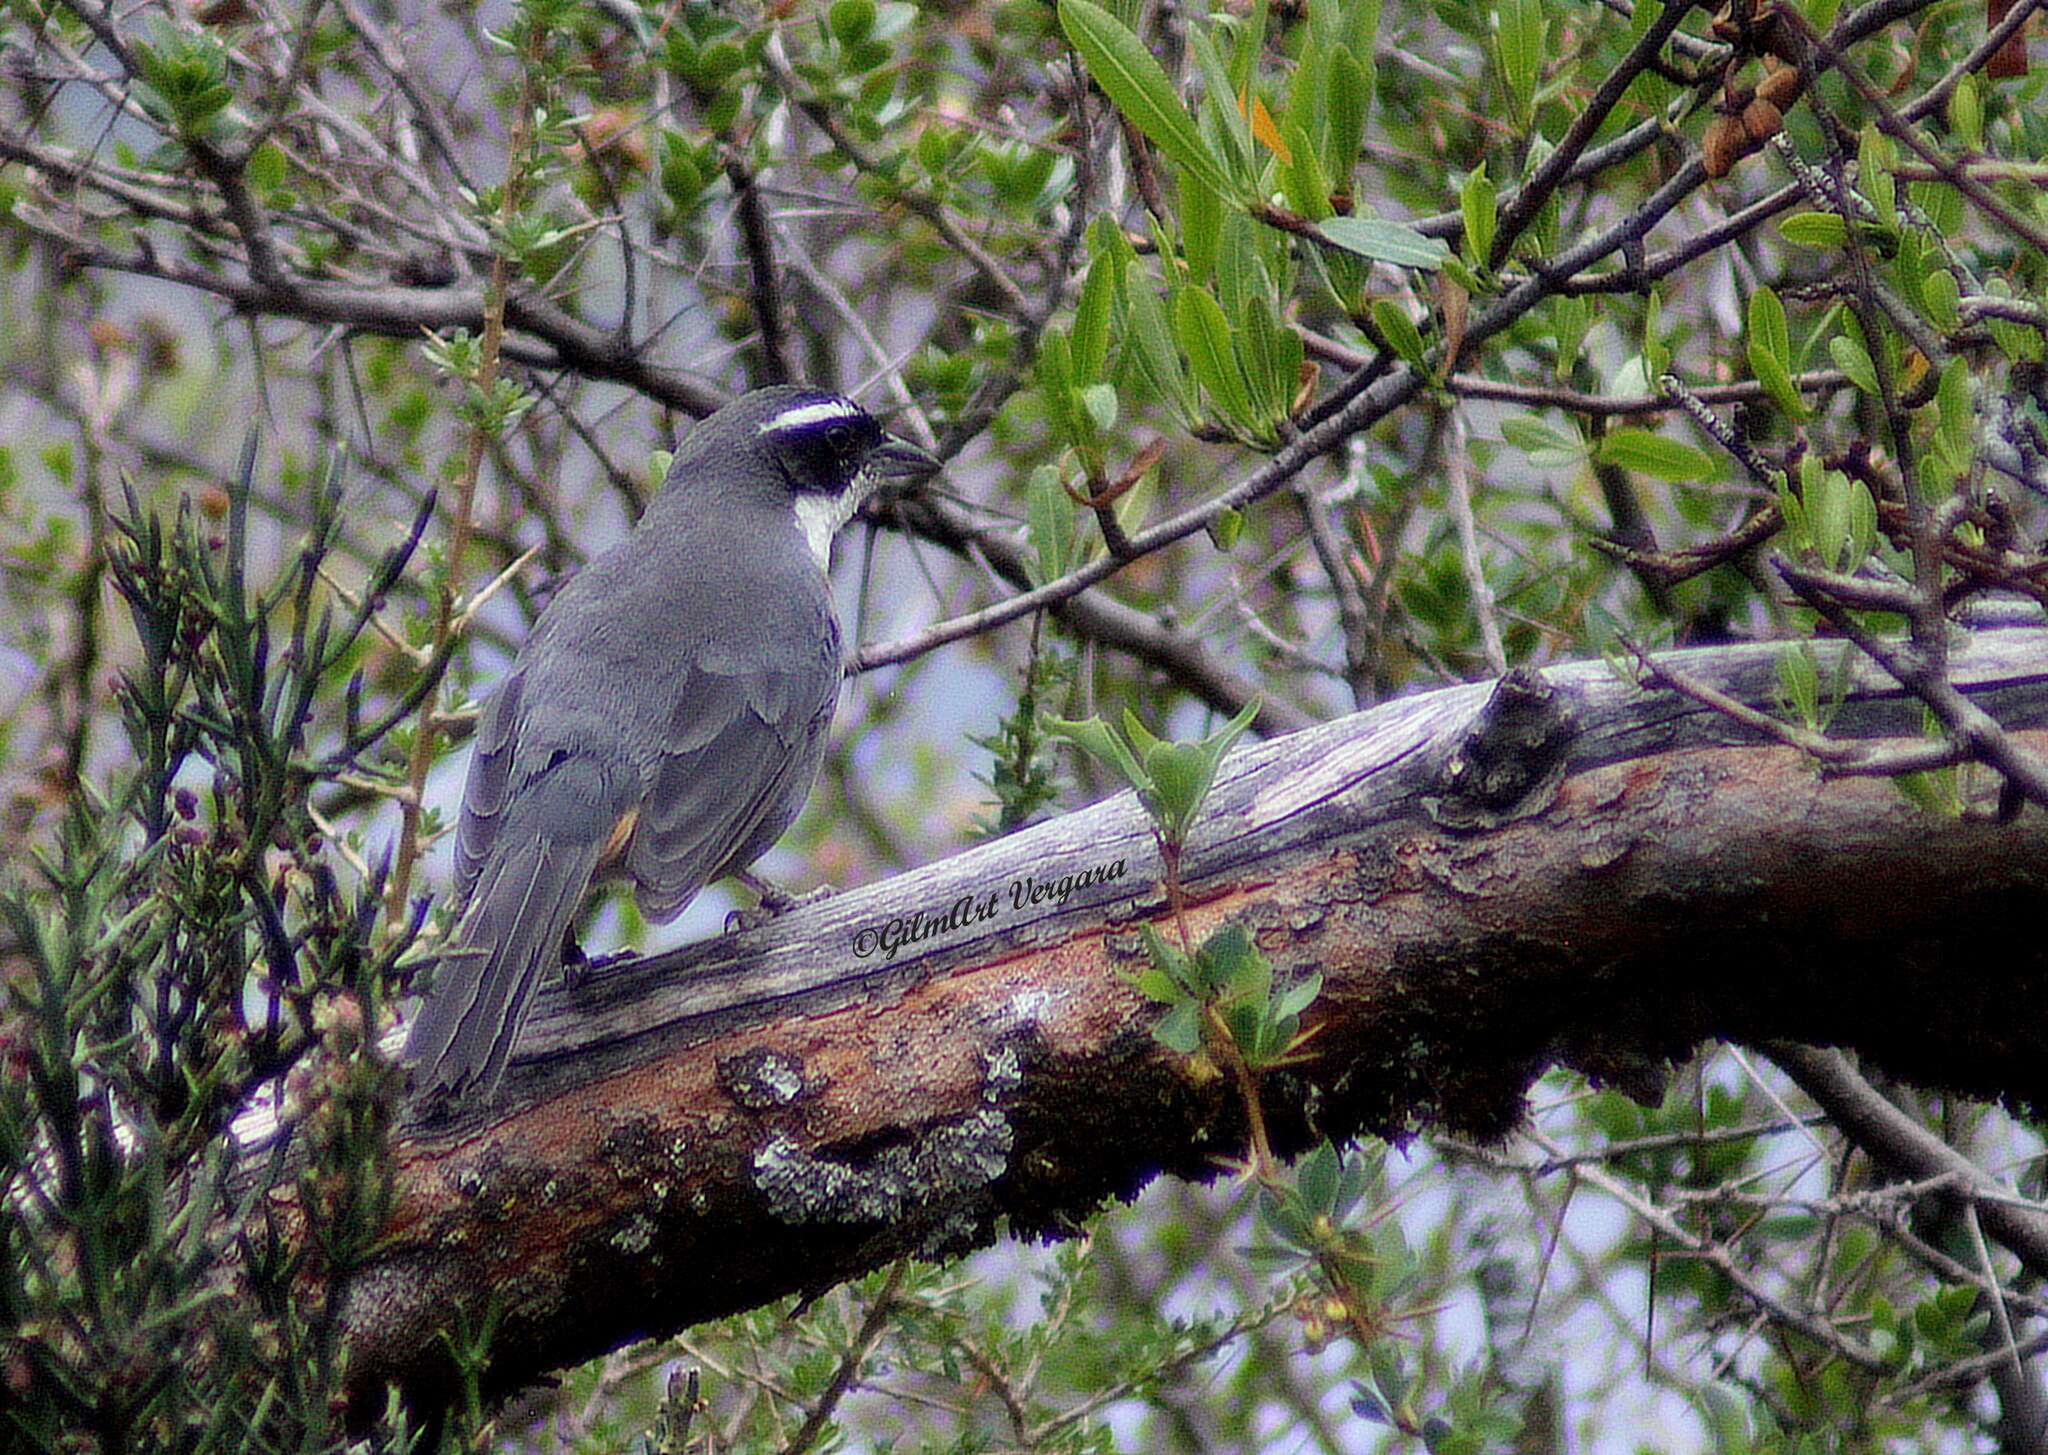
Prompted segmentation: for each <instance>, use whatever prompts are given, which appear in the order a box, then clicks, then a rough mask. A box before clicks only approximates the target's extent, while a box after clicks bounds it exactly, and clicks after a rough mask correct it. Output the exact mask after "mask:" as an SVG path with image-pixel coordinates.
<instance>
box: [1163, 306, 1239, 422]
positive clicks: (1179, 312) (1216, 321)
mask: <svg viewBox="0 0 2048 1455" xmlns="http://www.w3.org/2000/svg"><path fill="white" fill-rule="evenodd" d="M1173 322H1174V329H1175V331H1176V332H1177V333H1178V334H1179V335H1180V346H1181V350H1182V352H1184V353H1185V354H1186V355H1187V356H1188V367H1189V369H1190V370H1191V371H1192V372H1193V373H1194V376H1195V382H1196V383H1198V384H1200V385H1201V386H1202V388H1203V389H1204V390H1206V391H1207V392H1208V395H1209V401H1210V403H1211V404H1212V405H1213V406H1214V407H1215V409H1216V411H1217V412H1218V413H1219V414H1220V415H1221V416H1222V417H1223V422H1224V423H1226V424H1229V425H1233V426H1235V427H1237V428H1239V429H1243V428H1245V427H1246V426H1248V425H1249V424H1250V423H1251V420H1252V407H1251V398H1250V396H1249V395H1248V394H1247V393H1246V391H1245V384H1244V375H1243V374H1242V373H1241V372H1240V371H1239V370H1238V367H1237V356H1236V354H1235V352H1234V351H1233V350H1232V348H1231V343H1230V324H1229V322H1228V320H1226V319H1225V318H1224V316H1223V309H1222V308H1221V307H1220V306H1219V305H1218V304H1217V302H1216V300H1215V299H1214V298H1213V297H1211V296H1210V294H1209V290H1208V289H1206V288H1199V287H1189V288H1183V289H1181V291H1180V298H1179V299H1178V300H1177V301H1176V303H1175V307H1174V319H1173Z"/></svg>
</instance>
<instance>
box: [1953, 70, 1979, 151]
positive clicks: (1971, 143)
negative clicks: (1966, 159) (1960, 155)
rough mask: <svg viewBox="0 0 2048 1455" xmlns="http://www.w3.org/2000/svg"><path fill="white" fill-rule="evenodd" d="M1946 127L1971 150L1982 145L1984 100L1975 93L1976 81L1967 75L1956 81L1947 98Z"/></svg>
mask: <svg viewBox="0 0 2048 1455" xmlns="http://www.w3.org/2000/svg"><path fill="white" fill-rule="evenodd" d="M1948 129H1949V130H1950V131H1952V132H1954V133H1955V137H1956V140H1957V141H1959V142H1961V143H1962V144H1963V145H1964V146H1965V147H1967V148H1969V149H1970V150H1971V151H1973V152H1974V151H1976V150H1977V149H1978V148H1979V147H1981V146H1983V145H1984V102H1983V100H1982V99H1981V98H1980V97H1979V96H1978V95H1977V83H1976V81H1974V80H1973V79H1971V78H1970V77H1969V76H1965V77H1963V78H1962V79H1961V80H1960V81H1958V82H1956V88H1955V90H1953V91H1951V92H1950V93H1949V98H1948Z"/></svg>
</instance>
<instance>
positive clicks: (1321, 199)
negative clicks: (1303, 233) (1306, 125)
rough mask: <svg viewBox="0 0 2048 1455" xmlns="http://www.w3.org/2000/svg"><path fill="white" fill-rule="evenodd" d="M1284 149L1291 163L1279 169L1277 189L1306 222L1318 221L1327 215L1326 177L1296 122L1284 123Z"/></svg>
mask: <svg viewBox="0 0 2048 1455" xmlns="http://www.w3.org/2000/svg"><path fill="white" fill-rule="evenodd" d="M1287 149H1288V151H1289V152H1290V153H1292V155H1293V160H1292V161H1291V162H1289V163H1287V164H1286V165H1285V166H1283V167H1281V169H1280V189H1281V191H1282V192H1283V193H1284V194H1285V195H1286V198H1287V205H1288V206H1289V207H1292V208H1293V209H1294V210H1295V211H1296V212H1298V213H1300V214H1301V215H1302V216H1303V217H1306V218H1307V219H1308V220H1309V221H1310V222H1321V221H1322V220H1323V219H1324V218H1326V217H1328V216H1329V215H1330V213H1331V207H1330V178H1329V175H1328V173H1326V172H1324V171H1323V163H1322V159H1321V158H1320V157H1319V156H1317V155H1316V149H1315V148H1314V147H1313V146H1311V145H1310V144H1309V139H1308V132H1307V131H1306V130H1304V129H1303V128H1302V127H1301V126H1300V125H1299V124H1298V123H1295V122H1289V123H1288V126H1287Z"/></svg>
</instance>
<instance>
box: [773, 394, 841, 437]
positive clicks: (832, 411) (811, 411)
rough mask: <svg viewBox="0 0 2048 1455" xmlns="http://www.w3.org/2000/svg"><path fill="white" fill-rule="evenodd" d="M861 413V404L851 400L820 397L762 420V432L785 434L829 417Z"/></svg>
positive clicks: (834, 417)
mask: <svg viewBox="0 0 2048 1455" xmlns="http://www.w3.org/2000/svg"><path fill="white" fill-rule="evenodd" d="M861 414H862V411H861V408H860V406H859V405H857V404H854V403H852V402H851V401H849V400H845V399H819V400H816V401H814V402H813V403H810V404H799V405H797V406H795V407H794V408H792V409H785V410H783V411H782V413H780V414H778V415H776V416H775V417H774V418H773V419H764V420H762V421H761V433H762V434H783V433H785V432H787V431H789V430H797V429H804V428H806V427H808V426H810V425H814V424H823V423H824V422H825V421H826V420H829V419H859V418H860V417H861Z"/></svg>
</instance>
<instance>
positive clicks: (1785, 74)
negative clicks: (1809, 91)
mask: <svg viewBox="0 0 2048 1455" xmlns="http://www.w3.org/2000/svg"><path fill="white" fill-rule="evenodd" d="M1805 89H1806V77H1805V76H1804V75H1803V74H1802V73H1801V72H1800V70H1799V67H1797V66H1788V65H1785V64H1784V63H1783V62H1781V61H1778V60H1777V58H1776V57H1775V56H1774V57H1772V58H1771V64H1770V67H1769V69H1768V70H1766V72H1765V73H1764V78H1763V80H1762V81H1761V82H1760V83H1758V85H1757V88H1756V94H1757V95H1758V96H1760V97H1761V98H1763V99H1764V100H1766V101H1768V102H1770V103H1771V105H1773V106H1775V107H1777V108H1778V110H1780V111H1783V110H1784V109H1785V108H1786V107H1787V106H1790V105H1791V104H1792V103H1793V102H1794V101H1797V100H1798V99H1799V93H1800V92H1801V91H1803V90H1805Z"/></svg>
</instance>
